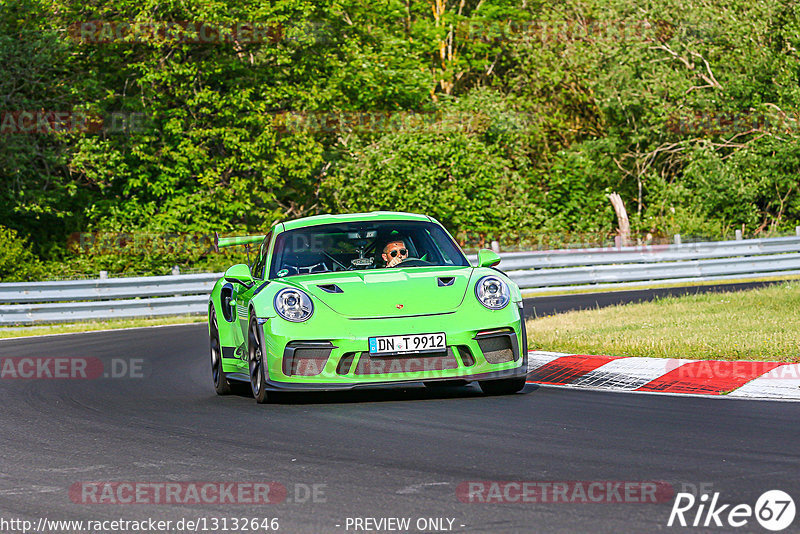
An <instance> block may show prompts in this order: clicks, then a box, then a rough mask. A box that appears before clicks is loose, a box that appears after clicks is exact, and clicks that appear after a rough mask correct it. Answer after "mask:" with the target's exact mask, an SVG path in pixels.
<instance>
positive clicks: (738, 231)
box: [736, 230, 742, 241]
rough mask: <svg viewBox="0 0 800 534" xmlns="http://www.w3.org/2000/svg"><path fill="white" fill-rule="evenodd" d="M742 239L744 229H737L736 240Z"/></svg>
mask: <svg viewBox="0 0 800 534" xmlns="http://www.w3.org/2000/svg"><path fill="white" fill-rule="evenodd" d="M741 240H742V231H741V230H736V241H741Z"/></svg>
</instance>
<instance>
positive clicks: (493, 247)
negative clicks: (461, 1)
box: [492, 241, 500, 254]
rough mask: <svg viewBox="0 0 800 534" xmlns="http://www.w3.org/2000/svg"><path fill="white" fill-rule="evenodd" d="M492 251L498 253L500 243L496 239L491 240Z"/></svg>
mask: <svg viewBox="0 0 800 534" xmlns="http://www.w3.org/2000/svg"><path fill="white" fill-rule="evenodd" d="M492 251H494V252H495V253H497V254H500V243H498V242H497V241H492Z"/></svg>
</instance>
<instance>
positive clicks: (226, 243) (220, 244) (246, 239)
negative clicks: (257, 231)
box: [214, 232, 264, 252]
mask: <svg viewBox="0 0 800 534" xmlns="http://www.w3.org/2000/svg"><path fill="white" fill-rule="evenodd" d="M263 240H264V236H263V235H249V236H243V237H220V236H219V234H218V233H217V232H214V252H219V249H220V248H224V247H232V246H234V245H250V244H252V243H261V242H262V241H263Z"/></svg>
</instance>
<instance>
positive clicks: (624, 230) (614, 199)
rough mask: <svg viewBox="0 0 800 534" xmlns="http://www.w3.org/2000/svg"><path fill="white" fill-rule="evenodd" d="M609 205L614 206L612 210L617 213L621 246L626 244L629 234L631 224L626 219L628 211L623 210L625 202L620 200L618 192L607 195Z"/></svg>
mask: <svg viewBox="0 0 800 534" xmlns="http://www.w3.org/2000/svg"><path fill="white" fill-rule="evenodd" d="M608 199H609V200H610V201H611V205H612V206H614V212H615V213H616V214H617V221H618V222H619V228H618V231H619V237H620V241H621V245H622V246H623V247H625V246H627V245H628V242H629V240H630V235H631V224H630V222H629V221H628V212H626V211H625V204H624V203H623V202H622V197H620V196H619V194H618V193H611V194H610V195H608Z"/></svg>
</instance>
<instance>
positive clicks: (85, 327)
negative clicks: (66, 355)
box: [0, 315, 206, 339]
mask: <svg viewBox="0 0 800 534" xmlns="http://www.w3.org/2000/svg"><path fill="white" fill-rule="evenodd" d="M205 321H206V316H205V315H182V316H178V317H156V318H152V319H114V320H110V321H89V322H85V323H70V324H55V325H45V326H28V327H10V328H9V327H3V328H0V339H7V338H12V337H28V336H42V335H47V334H69V333H73V332H92V331H95V330H115V329H120V328H139V327H143V326H163V325H171V324H183V323H204V322H205Z"/></svg>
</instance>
